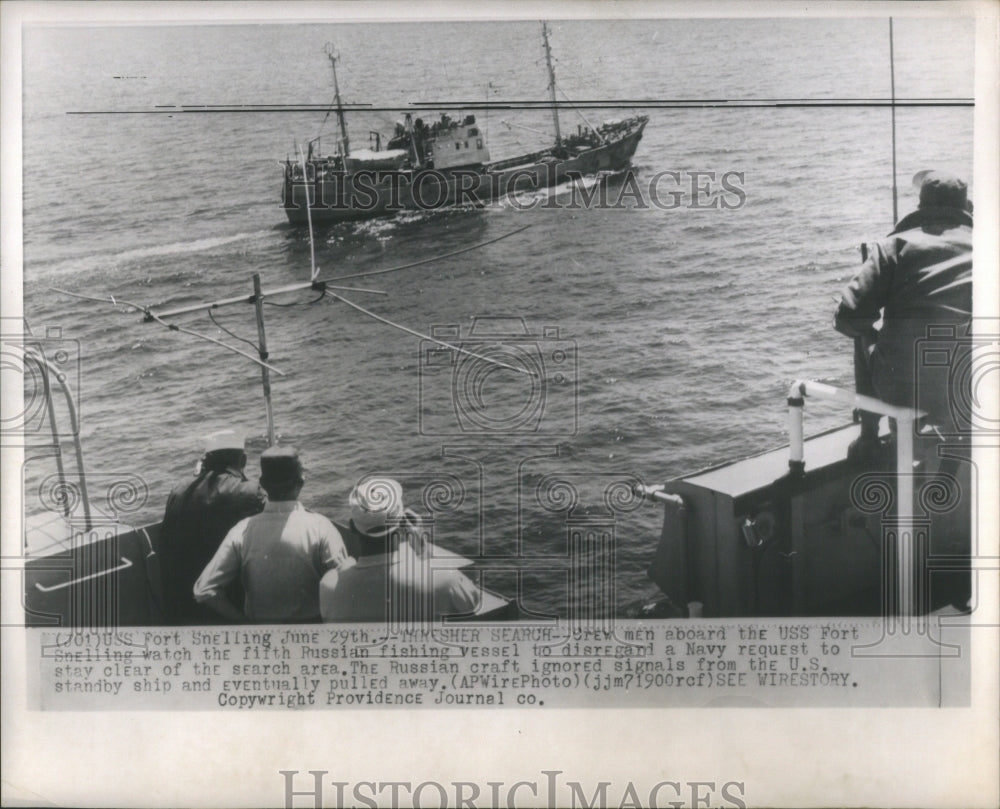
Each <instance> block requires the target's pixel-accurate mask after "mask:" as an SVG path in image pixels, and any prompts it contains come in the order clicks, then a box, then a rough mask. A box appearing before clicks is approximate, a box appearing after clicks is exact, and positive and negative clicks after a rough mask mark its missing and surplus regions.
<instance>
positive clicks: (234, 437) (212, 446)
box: [205, 430, 243, 452]
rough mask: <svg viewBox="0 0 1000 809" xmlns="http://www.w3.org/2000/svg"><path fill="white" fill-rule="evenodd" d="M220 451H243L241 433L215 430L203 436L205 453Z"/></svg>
mask: <svg viewBox="0 0 1000 809" xmlns="http://www.w3.org/2000/svg"><path fill="white" fill-rule="evenodd" d="M220 449H243V433H241V432H239V431H237V430H217V431H216V432H214V433H211V434H209V435H207V436H205V452H215V451H216V450H220Z"/></svg>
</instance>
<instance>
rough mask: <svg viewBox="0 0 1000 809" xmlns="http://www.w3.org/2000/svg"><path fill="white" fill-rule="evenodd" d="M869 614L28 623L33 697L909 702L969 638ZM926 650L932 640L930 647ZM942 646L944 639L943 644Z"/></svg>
mask: <svg viewBox="0 0 1000 809" xmlns="http://www.w3.org/2000/svg"><path fill="white" fill-rule="evenodd" d="M925 640H927V641H928V644H929V645H927V649H930V650H931V652H932V653H930V654H927V653H926V652H927V649H925V651H924V653H922V654H920V655H918V656H907V655H903V656H900V655H898V654H895V653H893V652H891V650H890V648H889V647H886V648H885V650H884V651H885V653H884V654H883V653H882V652H880V646H881V644H884V643H885V641H886V637H885V627H884V626H883V624H882V623H881V622H880V621H877V620H864V621H862V620H856V621H850V620H843V619H831V620H819V619H814V620H806V621H795V622H792V621H780V622H779V621H775V622H773V623H752V624H751V623H741V622H734V621H712V620H696V621H684V622H649V621H646V622H638V621H635V622H622V623H621V624H619V625H617V626H615V627H614V628H613V629H612V630H608V631H605V630H598V629H593V628H585V629H584V628H580V629H570V628H566V627H560V626H555V625H553V626H523V625H506V626H505V625H500V624H495V625H479V626H469V625H443V626H417V625H414V626H404V627H397V628H395V629H394V630H393V631H388V628H387V627H385V626H382V625H377V624H375V625H338V626H335V625H326V626H273V627H197V628H195V627H190V628H183V629H172V628H170V629H167V628H164V629H146V628H122V629H117V630H106V631H94V630H62V629H46V630H32V631H29V641H28V642H29V660H32V661H33V663H30V664H29V665H37V667H38V668H37V671H38V676H37V677H29V679H31V680H34V681H35V682H36V683H37V688H36V694H35V698H36V699H35V704H34V707H36V708H40V709H43V710H114V709H121V710H167V709H176V708H184V709H205V710H236V711H246V710H282V709H295V708H304V709H314V710H337V709H341V708H348V709H356V708H393V707H404V708H468V707H475V708H482V707H495V708H522V709H525V708H527V709H544V708H558V707H591V708H596V707H609V708H610V707H614V708H627V707H649V706H664V707H691V706H700V705H713V704H714V705H727V704H740V703H741V702H743V703H745V704H748V705H749V704H753V705H775V706H789V707H790V706H797V705H823V706H845V707H846V706H863V705H886V704H898V705H920V704H925V703H927V702H928V701H930V702H939V701H940V694H939V692H938V688H939V684H940V682H941V678H942V677H945V678H947V679H948V680H949V681H951V682H953V683H955V682H957V683H958V684H959V685H958V693H962V692H964V691H965V689H964V688H962V687H961V683H962V682H964V681H967V679H968V666H967V660H968V654H967V652H968V649H967V648H963V646H962V644H959V645H957V646H954V645H951V644H948V645H940V646H935V645H934V644H930V639H929V638H928V639H925ZM934 648H939V649H940V654H934V653H933V649H934ZM956 650H957V651H956Z"/></svg>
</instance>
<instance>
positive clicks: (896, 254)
mask: <svg viewBox="0 0 1000 809" xmlns="http://www.w3.org/2000/svg"><path fill="white" fill-rule="evenodd" d="M914 185H915V186H917V187H919V189H920V203H919V206H918V207H917V210H916V211H914V212H913V213H911V214H909V215H907V216H905V217H903V219H901V220H900V221H899V223H898V224H897V225H896V227H895V228H894V229H893V231H892V232H891V233H890V234H889V236H888V238H886V239H884V240H883V241H881V242H879V243H878V244H876V245H875V246H874V249H873V250H872V251H871V254H870V255H869V256H868V259H867V261H866V262H865V264H864V266H863V267H862V268H861V272H859V273H858V274H857V275H856V276H855V277H854V279H853V280H852V281H851V282H850V284H848V285H847V288H846V289H845V290H844V292H843V295H842V298H841V302H840V306H839V307H838V309H837V313H836V318H835V328H836V329H837V331H839V332H840V333H841V334H844V335H847V336H848V337H853V338H855V339H857V340H859V341H860V342H861V346H860V349H862V350H859V351H858V352H856V356H855V364H856V366H857V367H856V369H855V371H856V373H855V378H856V387H857V392H858V393H860V394H865V395H869V396H875V397H876V398H879V399H881V400H882V401H884V402H888V403H890V404H894V405H899V406H903V407H915V408H917V409H920V410H923V411H925V412H926V413H928V415H929V416H930V418H931V421H932V422H934V423H941V421H942V420H946V419H948V418H949V415H948V414H949V406H948V390H946V389H943V388H942V387H941V386H940V385H939V386H934V387H931V386H929V385H927V384H918V381H917V377H916V359H917V355H916V347H917V341H918V340H920V339H921V338H924V339H926V338H927V337H928V327H929V326H942V327H952V328H954V329H955V332H956V336H958V337H962V336H965V333H966V332H965V330H966V329H967V327H968V325H969V323H970V321H971V317H972V214H971V205H970V204H969V202H968V196H967V189H966V185H965V183H964V182H962V180H960V179H959V178H958V177H955V176H954V175H951V174H948V173H945V172H940V171H924V172H920V173H919V174H918V175H917V176H916V177H914ZM879 317H881V318H882V328H881V330H879V331H876V330H875V328H874V326H875V322H876V321H877V320H878V319H879ZM878 424H879V417H878V416H877V415H875V414H871V413H862V420H861V436H860V438H859V439H858V440H857V441H855V442H854V444H852V445H851V450H850V454H851V456H852V457H855V458H859V459H863V458H869V457H870V455H871V452H872V450H873V449H874V448H876V447H877V446H878Z"/></svg>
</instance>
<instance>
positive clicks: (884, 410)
mask: <svg viewBox="0 0 1000 809" xmlns="http://www.w3.org/2000/svg"><path fill="white" fill-rule="evenodd" d="M807 396H814V397H816V398H821V399H832V400H833V401H836V402H840V403H842V404H844V405H847V406H848V407H851V408H856V409H858V410H865V411H868V412H869V413H878V414H879V415H883V416H888V417H889V418H892V419H895V420H896V423H897V429H896V481H897V491H898V493H899V507H898V509H897V513H896V519H897V521H898V523H899V527H898V533H897V542H896V562H897V577H898V581H897V588H896V592H897V593H898V596H897V599H898V604H897V606H898V610H899V614H900V615H913V614H914V611H915V608H916V598H915V596H914V592H913V569H914V560H913V554H912V549H913V514H914V502H913V497H914V488H913V474H912V472H913V428H912V425H913V422H914V421H915V420H916V419H918V418H920V417H921V416H924V415H926V414H925V413H923V412H922V411H919V410H914V409H912V408H909V407H899V406H897V405H891V404H888V403H887V402H883V401H881V400H879V399H875V398H873V397H871V396H863V395H861V394H857V393H853V392H851V391H848V390H844V389H843V388H835V387H833V386H832V385H825V384H823V383H822V382H815V381H813V380H796V381H795V382H793V383H792V385H791V387H789V389H788V440H789V459H788V466H789V469H790V470H791V473H792V474H802V473H803V472H804V470H805V457H804V452H805V441H804V439H803V432H802V415H803V412H802V411H803V410H804V408H805V399H806V397H807ZM904 472H905V474H904Z"/></svg>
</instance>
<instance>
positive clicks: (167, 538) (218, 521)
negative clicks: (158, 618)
mask: <svg viewBox="0 0 1000 809" xmlns="http://www.w3.org/2000/svg"><path fill="white" fill-rule="evenodd" d="M246 462H247V456H246V452H245V450H244V440H243V436H242V435H241V434H240V433H238V432H236V431H235V430H220V431H218V432H214V433H212V434H211V435H209V436H208V437H207V438H206V440H205V455H204V457H202V459H201V462H200V468H199V470H198V473H197V475H196V477H195V479H194V480H193V481H190V482H187V483H182V484H181V485H179V486H177V487H176V488H175V489H174V490H173V491H172V492H171V493H170V496H169V497H168V498H167V507H166V511H165V513H164V515H163V524H162V526H161V528H160V539H159V542H158V543H157V556H158V557H159V559H160V571H161V574H162V578H163V613H164V618H165V620H166V623H167V624H168V625H186V624H214V623H218V621H219V616H218V615H217V614H216V613H215V612H213V611H212V610H210V609H208V608H206V607H204V606H202V605H201V604H198V603H197V602H195V600H194V596H193V595H192V592H191V588H192V587H193V586H194V583H195V580H196V579H197V578H198V575H199V574H200V573H201V571H202V570H203V569H204V567H205V565H206V564H208V561H209V560H210V559H211V558H212V556H213V554H214V553H215V551H216V549H217V548H218V547H219V543H220V542H222V538H223V537H224V536H225V535H226V533H227V532H228V531H229V529H230V528H232V527H233V526H234V525H236V523H238V522H239V521H240V520H242V519H243V518H244V517H248V516H250V515H252V514H257V513H258V512H260V511H261V509H263V508H264V503H265V501H266V496H265V495H264V492H263V491H262V490H261V489H260V487H259V486H257V484H255V483H250V482H249V481H247V478H246V475H245V474H244V469H245V467H246Z"/></svg>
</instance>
